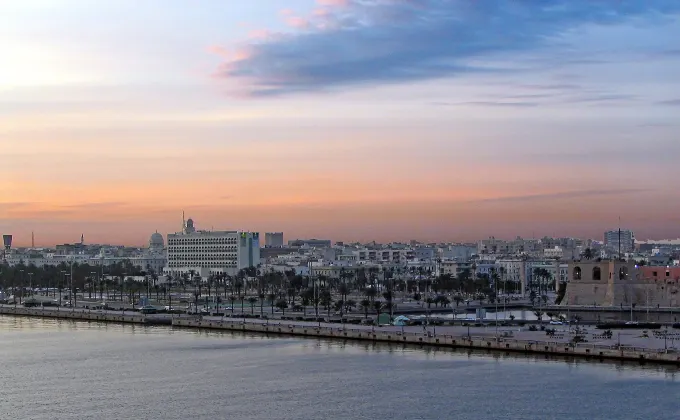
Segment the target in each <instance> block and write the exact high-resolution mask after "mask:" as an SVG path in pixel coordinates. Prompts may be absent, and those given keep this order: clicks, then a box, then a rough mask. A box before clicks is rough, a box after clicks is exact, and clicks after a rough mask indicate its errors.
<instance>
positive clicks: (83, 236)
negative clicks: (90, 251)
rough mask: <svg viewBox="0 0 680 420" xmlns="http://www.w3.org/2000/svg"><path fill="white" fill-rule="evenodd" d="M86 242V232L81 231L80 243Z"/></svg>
mask: <svg viewBox="0 0 680 420" xmlns="http://www.w3.org/2000/svg"><path fill="white" fill-rule="evenodd" d="M84 244H85V234H84V233H81V234H80V245H84Z"/></svg>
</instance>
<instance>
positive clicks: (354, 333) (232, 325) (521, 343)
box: [172, 318, 680, 366]
mask: <svg viewBox="0 0 680 420" xmlns="http://www.w3.org/2000/svg"><path fill="white" fill-rule="evenodd" d="M172 325H173V326H175V327H185V328H204V329H212V330H227V331H241V332H250V333H262V334H281V335H289V336H299V337H312V338H324V339H340V340H358V341H372V342H383V343H393V344H411V345H424V346H437V347H449V348H467V349H481V350H495V351H500V352H518V353H528V354H550V355H554V356H572V357H581V358H588V359H609V360H628V361H632V360H634V361H638V362H640V361H644V362H650V363H663V364H673V365H678V366H680V354H679V353H670V352H665V351H656V350H653V349H648V348H642V347H617V346H598V345H593V344H587V343H586V344H577V345H571V344H569V343H558V342H550V341H527V340H516V339H508V338H498V339H497V338H496V337H475V336H472V337H467V336H450V335H433V334H428V335H425V334H417V333H400V332H395V331H380V330H379V328H378V329H376V330H374V331H371V330H363V329H352V328H341V327H338V328H330V327H315V326H302V325H295V324H281V325H274V324H272V325H267V324H261V323H243V322H230V321H217V320H199V319H186V318H175V319H173V322H172Z"/></svg>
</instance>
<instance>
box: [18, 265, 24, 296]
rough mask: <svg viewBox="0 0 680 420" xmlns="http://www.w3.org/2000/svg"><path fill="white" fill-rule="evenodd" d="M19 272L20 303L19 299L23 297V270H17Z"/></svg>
mask: <svg viewBox="0 0 680 420" xmlns="http://www.w3.org/2000/svg"><path fill="white" fill-rule="evenodd" d="M19 272H20V273H21V275H20V276H19V289H20V293H19V304H21V300H22V299H23V297H24V270H19Z"/></svg>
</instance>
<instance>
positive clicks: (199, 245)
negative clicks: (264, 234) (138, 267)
mask: <svg viewBox="0 0 680 420" xmlns="http://www.w3.org/2000/svg"><path fill="white" fill-rule="evenodd" d="M167 254H168V264H167V266H166V267H165V269H164V271H165V273H166V274H171V275H181V274H184V273H188V272H189V271H191V270H193V271H194V272H195V273H196V274H197V275H200V276H202V277H207V276H209V275H210V274H218V273H225V274H229V275H235V274H236V273H238V271H239V270H241V269H244V268H248V267H257V266H258V265H259V264H260V235H259V233H257V232H242V231H206V230H196V229H195V228H194V222H193V220H191V219H188V220H187V221H186V223H185V224H184V229H183V231H182V232H178V233H171V234H168V246H167Z"/></svg>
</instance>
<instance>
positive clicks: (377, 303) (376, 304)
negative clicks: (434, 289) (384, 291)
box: [373, 298, 429, 324]
mask: <svg viewBox="0 0 680 420" xmlns="http://www.w3.org/2000/svg"><path fill="white" fill-rule="evenodd" d="M428 299H429V298H428ZM382 308H383V303H382V302H381V301H379V300H376V301H374V302H373V309H374V310H375V312H376V316H375V322H376V324H377V323H378V322H379V321H380V314H381V310H382Z"/></svg>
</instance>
